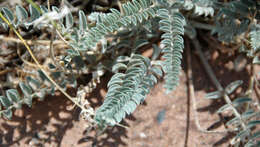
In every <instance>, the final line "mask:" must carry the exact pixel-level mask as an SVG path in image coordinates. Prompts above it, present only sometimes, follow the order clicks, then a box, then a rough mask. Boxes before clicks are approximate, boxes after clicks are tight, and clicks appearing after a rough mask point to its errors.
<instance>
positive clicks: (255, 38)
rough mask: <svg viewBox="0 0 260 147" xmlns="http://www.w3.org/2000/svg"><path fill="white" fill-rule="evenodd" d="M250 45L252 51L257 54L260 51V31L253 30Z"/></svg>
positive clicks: (250, 34)
mask: <svg viewBox="0 0 260 147" xmlns="http://www.w3.org/2000/svg"><path fill="white" fill-rule="evenodd" d="M249 36H250V44H251V47H252V49H253V50H254V51H255V52H257V51H258V50H259V49H260V41H259V38H260V30H257V29H253V30H252V31H251V32H250V33H249Z"/></svg>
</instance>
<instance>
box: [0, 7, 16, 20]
mask: <svg viewBox="0 0 260 147" xmlns="http://www.w3.org/2000/svg"><path fill="white" fill-rule="evenodd" d="M2 11H3V13H4V16H5V18H6V19H7V20H8V21H9V22H10V23H11V24H13V23H14V16H13V13H12V11H11V10H9V9H8V8H6V7H3V8H2Z"/></svg>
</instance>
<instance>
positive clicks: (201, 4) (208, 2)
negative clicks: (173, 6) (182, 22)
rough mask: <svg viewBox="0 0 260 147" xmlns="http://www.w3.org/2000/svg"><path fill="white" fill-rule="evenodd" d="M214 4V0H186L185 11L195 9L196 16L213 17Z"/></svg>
mask: <svg viewBox="0 0 260 147" xmlns="http://www.w3.org/2000/svg"><path fill="white" fill-rule="evenodd" d="M214 2H215V1H214V0H185V1H184V3H183V7H184V9H185V10H192V9H193V11H194V14H195V15H204V16H213V15H214V8H213V5H214Z"/></svg>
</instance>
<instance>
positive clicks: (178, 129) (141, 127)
mask: <svg viewBox="0 0 260 147" xmlns="http://www.w3.org/2000/svg"><path fill="white" fill-rule="evenodd" d="M208 56H209V57H211V58H210V59H211V60H212V61H210V63H213V60H214V65H212V67H213V69H214V71H215V72H216V75H217V77H218V79H220V82H221V83H222V84H223V85H224V86H225V85H227V84H228V83H230V82H232V81H234V80H237V79H244V80H245V85H246V83H247V82H246V81H247V80H248V79H245V78H246V77H248V74H247V72H246V69H242V71H240V72H236V71H234V70H233V69H234V68H232V66H234V65H233V63H232V62H229V61H228V60H223V59H228V57H227V56H228V55H223V56H224V57H223V58H219V53H216V52H214V53H210V54H209V55H208ZM185 60H186V59H185V58H184V66H183V69H184V70H183V71H182V75H181V78H180V86H179V87H178V88H177V89H176V90H175V91H174V92H172V93H170V94H168V95H166V94H165V93H164V91H163V83H162V82H160V83H159V84H158V85H156V86H155V88H154V89H152V91H151V93H150V94H149V96H148V97H147V99H146V101H145V103H144V104H143V105H141V106H139V107H138V108H137V110H135V112H134V113H133V115H131V116H129V117H128V118H127V119H126V120H125V121H124V122H123V123H122V124H124V125H125V126H128V127H129V129H124V128H121V127H114V128H109V129H108V130H107V131H106V132H105V133H104V134H103V135H102V136H100V137H98V138H94V131H91V132H90V133H88V134H86V124H87V122H86V121H84V120H80V119H79V118H78V115H79V111H78V110H77V109H73V110H69V107H71V105H72V104H71V103H70V102H69V101H67V100H66V98H65V97H63V96H58V97H53V96H48V97H47V98H46V99H45V100H44V101H43V102H40V101H37V102H36V101H35V104H34V105H33V108H32V109H31V108H28V107H27V106H24V108H23V109H22V110H18V111H16V112H15V117H13V119H12V120H11V121H6V120H3V119H1V120H0V144H2V145H0V146H13V147H15V146H30V145H31V146H35V144H42V145H40V146H61V147H67V146H68V147H72V146H80V147H81V146H82V147H83V146H84V147H86V146H87V147H91V146H93V147H94V146H100V147H123V146H127V147H183V146H188V147H204V146H205V147H206V146H227V145H228V137H230V135H229V136H227V135H225V134H204V133H201V132H200V131H198V130H197V128H196V125H195V121H194V111H193V109H192V107H191V106H192V105H191V100H190V99H189V98H188V95H187V94H188V92H187V84H186V82H187V77H186V74H185V70H186V67H185ZM229 60H230V58H229ZM192 64H193V65H192V67H193V78H194V81H193V82H194V86H195V94H196V100H197V103H198V112H199V113H198V114H199V119H200V122H201V126H202V127H203V128H205V129H207V128H213V130H223V125H222V123H221V122H220V123H219V122H218V121H219V117H218V115H217V114H216V113H214V112H215V111H216V110H217V109H218V108H219V107H220V106H221V105H222V104H223V102H222V101H219V102H218V101H214V103H213V102H212V101H209V100H206V99H204V96H205V93H206V92H209V91H213V90H214V86H213V85H212V84H211V82H210V80H209V78H208V77H207V75H206V74H205V72H204V70H202V69H203V68H200V66H201V64H200V63H199V61H198V58H197V57H196V56H192ZM198 69H201V70H198ZM104 79H106V78H104ZM103 81H104V82H105V81H106V80H103ZM104 87H105V85H101V86H99V87H98V89H96V91H95V92H94V93H93V94H92V95H91V96H89V97H88V99H90V101H91V102H92V106H94V107H95V108H97V107H98V106H99V105H100V104H101V102H102V101H103V98H104V95H105V89H104ZM158 114H159V115H160V118H159V119H158ZM164 114H165V115H164Z"/></svg>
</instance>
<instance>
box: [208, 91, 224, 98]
mask: <svg viewBox="0 0 260 147" xmlns="http://www.w3.org/2000/svg"><path fill="white" fill-rule="evenodd" d="M222 96H223V93H222V92H221V91H214V92H210V93H207V94H206V96H205V97H206V99H218V98H221V97H222Z"/></svg>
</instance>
